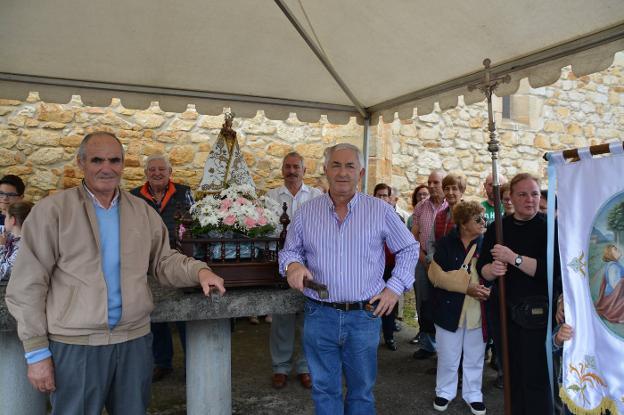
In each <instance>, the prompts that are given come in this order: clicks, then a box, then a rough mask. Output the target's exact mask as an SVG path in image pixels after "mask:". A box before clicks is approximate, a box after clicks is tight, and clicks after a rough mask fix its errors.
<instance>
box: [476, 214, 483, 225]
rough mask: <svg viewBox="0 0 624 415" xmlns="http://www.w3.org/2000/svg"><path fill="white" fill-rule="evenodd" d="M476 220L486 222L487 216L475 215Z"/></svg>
mask: <svg viewBox="0 0 624 415" xmlns="http://www.w3.org/2000/svg"><path fill="white" fill-rule="evenodd" d="M474 221H475V222H476V223H479V224H481V223H485V216H481V215H480V216H475V217H474Z"/></svg>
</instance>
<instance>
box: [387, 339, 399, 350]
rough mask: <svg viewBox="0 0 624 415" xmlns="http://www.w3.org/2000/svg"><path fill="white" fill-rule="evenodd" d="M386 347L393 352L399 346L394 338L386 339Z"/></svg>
mask: <svg viewBox="0 0 624 415" xmlns="http://www.w3.org/2000/svg"><path fill="white" fill-rule="evenodd" d="M386 347H387V348H388V349H389V350H392V351H393V352H396V351H397V349H398V346H397V344H396V341H394V339H390V340H386Z"/></svg>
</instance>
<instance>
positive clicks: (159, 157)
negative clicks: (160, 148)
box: [144, 154, 171, 171]
mask: <svg viewBox="0 0 624 415" xmlns="http://www.w3.org/2000/svg"><path fill="white" fill-rule="evenodd" d="M154 160H162V161H164V162H165V164H166V165H167V168H169V170H171V163H170V162H169V157H167V156H165V155H164V154H152V155H151V156H148V157H147V159H145V168H144V170H145V171H147V167H148V166H149V164H150V163H151V162H152V161H154Z"/></svg>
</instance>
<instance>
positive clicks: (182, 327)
mask: <svg viewBox="0 0 624 415" xmlns="http://www.w3.org/2000/svg"><path fill="white" fill-rule="evenodd" d="M171 173H172V169H171V164H170V163H169V160H168V159H167V157H165V156H164V155H162V154H153V155H151V156H149V157H148V158H147V160H146V161H145V176H146V177H147V182H145V184H144V185H143V186H139V187H137V188H135V189H132V190H131V191H130V193H132V194H133V195H135V196H137V197H139V198H141V199H143V200H145V201H146V202H147V204H148V205H150V206H151V207H152V208H154V209H155V210H156V212H158V214H159V215H160V217H161V218H162V220H163V222H165V225H166V226H167V231H168V232H169V245H170V247H171V248H172V249H175V245H174V240H175V231H176V222H175V219H174V215H175V213H176V211H178V210H180V209H185V210H188V209H189V208H190V205H191V204H192V203H193V198H192V196H191V189H190V188H189V187H188V186H185V185H183V184H179V183H174V182H172V181H171ZM176 327H177V328H178V334H179V335H180V342H181V343H182V348H183V349H184V350H185V351H186V324H185V323H184V322H183V321H178V322H176ZM151 328H152V334H153V335H154V341H153V343H152V353H153V355H154V370H153V373H152V382H158V381H160V380H162V379H163V378H165V377H167V376H169V375H170V374H171V373H172V372H173V365H172V359H173V341H172V338H171V330H170V329H169V323H151Z"/></svg>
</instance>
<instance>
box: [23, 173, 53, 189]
mask: <svg viewBox="0 0 624 415" xmlns="http://www.w3.org/2000/svg"><path fill="white" fill-rule="evenodd" d="M58 181H59V178H58V176H57V175H56V174H54V173H53V172H52V171H49V170H38V171H36V172H35V174H34V175H32V176H31V178H30V180H29V182H28V185H29V186H34V187H37V188H39V189H41V190H53V189H56V188H57V183H58Z"/></svg>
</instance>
